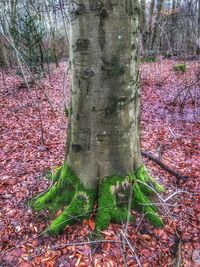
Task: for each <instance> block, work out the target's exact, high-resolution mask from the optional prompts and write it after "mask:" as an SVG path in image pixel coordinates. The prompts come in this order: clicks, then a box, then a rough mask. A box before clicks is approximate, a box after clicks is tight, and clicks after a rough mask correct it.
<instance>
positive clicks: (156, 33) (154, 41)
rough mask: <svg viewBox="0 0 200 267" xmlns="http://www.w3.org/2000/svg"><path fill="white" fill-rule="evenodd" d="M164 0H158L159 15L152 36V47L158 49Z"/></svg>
mask: <svg viewBox="0 0 200 267" xmlns="http://www.w3.org/2000/svg"><path fill="white" fill-rule="evenodd" d="M163 4H164V0H158V1H157V15H156V19H155V23H154V29H153V36H152V43H151V49H152V50H157V49H158V47H159V45H158V43H159V42H158V41H159V40H158V38H159V32H160V18H161V11H162V9H163Z"/></svg>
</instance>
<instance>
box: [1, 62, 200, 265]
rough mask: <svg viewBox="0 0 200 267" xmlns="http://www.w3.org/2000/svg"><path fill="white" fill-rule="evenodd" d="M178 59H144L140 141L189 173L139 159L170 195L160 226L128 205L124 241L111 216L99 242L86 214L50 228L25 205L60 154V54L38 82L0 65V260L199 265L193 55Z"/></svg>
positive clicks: (198, 95) (199, 96)
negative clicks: (181, 67) (180, 64)
mask: <svg viewBox="0 0 200 267" xmlns="http://www.w3.org/2000/svg"><path fill="white" fill-rule="evenodd" d="M175 63H177V62H174V61H171V60H160V61H159V62H156V63H148V64H147V63H146V64H143V65H141V87H142V148H143V150H144V151H149V152H151V153H152V154H154V155H155V156H158V155H159V157H160V158H161V160H162V161H163V162H165V163H166V164H167V165H168V166H170V167H171V168H173V169H174V170H176V171H178V172H179V173H181V174H183V175H187V176H188V179H187V180H186V181H182V180H177V178H175V177H173V176H171V175H170V174H169V173H168V172H166V171H165V170H164V169H162V168H161V167H159V166H158V165H157V164H156V163H154V162H152V161H150V160H147V159H144V161H145V163H146V166H147V167H148V169H149V171H150V173H151V174H152V175H154V176H155V177H157V178H158V180H160V182H161V183H162V184H163V185H164V186H165V188H166V193H165V194H164V195H163V196H162V197H163V198H164V199H166V198H167V197H168V196H172V197H169V199H168V201H166V202H165V208H163V207H162V206H159V209H160V212H161V214H162V215H161V216H162V217H163V219H164V222H165V226H164V228H163V229H153V227H152V226H151V225H149V223H148V222H147V221H146V220H145V219H143V218H142V215H139V214H137V213H136V212H133V213H134V215H135V217H136V220H135V222H134V223H133V224H132V225H131V224H129V225H128V230H127V232H126V233H125V235H126V241H123V233H124V232H125V230H124V226H119V225H115V224H111V225H110V226H109V228H108V229H107V230H106V231H103V233H102V234H103V240H104V241H103V242H100V241H95V242H93V241H91V240H90V239H91V236H92V232H93V228H94V223H93V221H92V220H89V221H84V222H83V223H82V224H77V225H75V226H70V227H67V228H66V230H65V232H64V233H63V234H62V235H60V236H58V237H49V236H47V235H46V233H45V229H46V227H47V225H48V224H49V220H48V218H47V217H46V215H45V214H39V215H37V214H34V213H33V212H32V210H31V209H30V208H29V207H28V200H29V199H31V198H32V197H33V196H34V195H36V194H38V193H39V192H42V191H44V190H47V188H48V187H49V186H50V181H48V180H47V179H46V178H45V173H47V172H48V171H49V170H52V169H53V168H54V167H55V166H58V165H61V163H62V160H63V157H64V149H65V139H66V124H67V121H66V118H65V115H64V112H63V94H64V93H63V79H64V76H66V75H64V73H65V69H66V63H64V62H63V63H61V64H60V67H59V68H57V69H55V70H54V71H53V72H52V75H51V82H50V81H49V80H48V79H47V78H46V79H43V80H42V82H41V84H42V90H41V89H40V88H37V86H30V88H29V90H28V89H27V88H26V86H24V85H23V81H22V79H21V78H20V77H18V76H16V75H15V73H14V72H13V73H12V72H9V74H5V84H4V82H3V79H2V76H0V109H1V115H0V138H1V140H0V164H1V166H0V203H1V205H0V266H5V267H9V266H19V267H31V266H48V267H50V266H53V267H54V266H60V267H62V266H63V267H70V266H82V267H83V266H95V267H97V266H99V267H100V266H105V267H108V266H116V267H117V266H144V267H152V266H162V267H164V266H180V265H178V261H179V260H181V261H182V266H185V267H186V266H187V267H188V266H191V267H193V266H200V191H199V190H200V105H199V104H200V82H198V80H199V77H200V72H199V69H200V64H199V63H198V62H195V61H191V62H186V64H187V71H186V73H183V74H182V73H177V72H175V71H174V70H173V64H175ZM66 84H67V87H69V78H68V77H67V78H66ZM181 90H183V91H182V93H181V94H180V97H177V99H175V98H176V96H177V94H178V92H180V91H181ZM44 92H45V94H47V95H48V98H49V100H50V102H52V103H51V104H52V105H53V107H54V112H52V110H51V106H50V103H49V100H48V99H47V97H46V96H45V94H44ZM174 100H175V101H174ZM67 101H68V99H67ZM173 101H174V103H173ZM172 103H173V104H172ZM181 103H182V106H183V107H181ZM174 192H176V193H175V194H174V195H172V194H173V193H174ZM158 204H159V203H158ZM176 264H177V265H176Z"/></svg>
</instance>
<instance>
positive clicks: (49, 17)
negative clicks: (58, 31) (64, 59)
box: [44, 0, 59, 67]
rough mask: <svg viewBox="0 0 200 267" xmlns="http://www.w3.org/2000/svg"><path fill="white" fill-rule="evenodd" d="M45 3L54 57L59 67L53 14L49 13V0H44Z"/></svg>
mask: <svg viewBox="0 0 200 267" xmlns="http://www.w3.org/2000/svg"><path fill="white" fill-rule="evenodd" d="M44 5H45V9H46V12H47V18H48V21H49V26H50V32H51V42H52V47H53V57H54V61H55V64H56V67H58V66H59V63H58V56H57V51H56V37H55V31H54V27H53V24H52V20H51V16H50V13H49V10H48V5H47V1H46V0H44Z"/></svg>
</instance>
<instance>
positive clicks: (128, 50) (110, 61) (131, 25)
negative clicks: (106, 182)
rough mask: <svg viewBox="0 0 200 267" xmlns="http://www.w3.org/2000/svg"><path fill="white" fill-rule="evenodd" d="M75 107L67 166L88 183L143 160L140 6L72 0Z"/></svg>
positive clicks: (119, 0)
mask: <svg viewBox="0 0 200 267" xmlns="http://www.w3.org/2000/svg"><path fill="white" fill-rule="evenodd" d="M69 9H70V10H69V13H70V20H71V23H70V32H69V39H70V69H71V81H72V83H71V110H70V112H69V113H70V121H71V125H70V134H69V137H68V138H69V140H70V142H69V143H70V145H69V153H68V155H67V157H66V161H67V164H68V165H69V166H70V167H71V168H72V169H73V170H74V171H75V173H76V174H77V175H78V177H79V178H80V179H81V181H82V182H83V183H84V184H85V185H86V186H88V187H91V188H95V187H96V186H97V185H98V182H99V181H100V180H101V179H102V178H104V177H105V176H110V175H113V174H118V175H126V174H128V173H130V172H132V171H133V167H134V169H137V168H138V167H140V166H141V164H142V159H141V152H140V134H139V133H140V125H139V121H140V118H139V114H140V101H139V94H140V93H139V88H138V64H137V51H136V47H137V28H138V19H137V15H138V5H137V4H136V1H129V0H112V1H111V0H104V1H98V0H96V1H95V0H93V1H92V0H90V1H89V0H88V1H85V0H77V1H76V3H75V2H74V1H71V2H70V3H69Z"/></svg>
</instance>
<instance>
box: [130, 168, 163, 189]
mask: <svg viewBox="0 0 200 267" xmlns="http://www.w3.org/2000/svg"><path fill="white" fill-rule="evenodd" d="M135 175H136V178H137V179H138V180H140V181H141V182H143V183H144V184H140V187H141V189H142V191H143V192H144V193H146V194H153V193H154V191H153V190H152V189H151V188H150V187H152V188H153V189H154V190H156V192H158V193H162V192H164V191H165V189H164V187H163V186H161V185H160V184H159V183H157V182H156V181H155V179H154V178H153V177H151V175H149V173H148V171H147V169H146V168H145V166H144V165H142V166H141V167H140V168H138V170H137V171H136V173H135ZM145 184H147V185H145Z"/></svg>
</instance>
